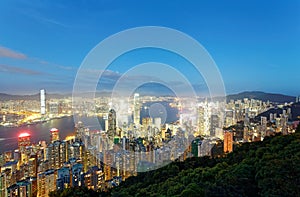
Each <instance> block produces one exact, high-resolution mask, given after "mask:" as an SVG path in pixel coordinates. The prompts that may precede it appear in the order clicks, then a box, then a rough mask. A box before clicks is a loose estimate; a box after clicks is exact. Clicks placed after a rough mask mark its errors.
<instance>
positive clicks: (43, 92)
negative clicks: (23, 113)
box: [40, 89, 46, 115]
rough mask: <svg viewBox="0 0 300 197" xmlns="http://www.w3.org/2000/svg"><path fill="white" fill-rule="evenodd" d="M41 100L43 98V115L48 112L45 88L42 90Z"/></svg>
mask: <svg viewBox="0 0 300 197" xmlns="http://www.w3.org/2000/svg"><path fill="white" fill-rule="evenodd" d="M40 100H41V115H45V114H46V91H45V89H41V90H40Z"/></svg>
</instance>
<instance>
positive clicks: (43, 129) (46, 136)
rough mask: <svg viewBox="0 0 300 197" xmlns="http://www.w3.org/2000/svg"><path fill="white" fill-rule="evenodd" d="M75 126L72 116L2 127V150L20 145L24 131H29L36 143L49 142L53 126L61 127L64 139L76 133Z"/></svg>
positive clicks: (9, 149) (0, 128) (0, 143)
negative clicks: (20, 138) (20, 135)
mask: <svg viewBox="0 0 300 197" xmlns="http://www.w3.org/2000/svg"><path fill="white" fill-rule="evenodd" d="M74 126H75V124H74V120H73V117H72V116H70V117H64V118H60V119H53V120H50V121H48V122H45V123H38V124H34V125H27V126H22V127H12V128H10V127H0V140H1V141H0V151H1V152H5V151H12V150H14V149H16V148H17V147H18V143H17V139H18V136H19V134H20V133H22V132H28V133H29V134H30V135H31V139H32V142H34V143H38V142H39V141H47V142H49V140H50V129H51V128H57V129H59V131H60V137H61V138H62V139H64V138H65V137H67V136H68V135H72V134H74Z"/></svg>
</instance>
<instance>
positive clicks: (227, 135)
mask: <svg viewBox="0 0 300 197" xmlns="http://www.w3.org/2000/svg"><path fill="white" fill-rule="evenodd" d="M232 150H233V133H232V132H230V131H224V153H229V152H232Z"/></svg>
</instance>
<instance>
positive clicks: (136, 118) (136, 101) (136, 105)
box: [133, 93, 140, 126]
mask: <svg viewBox="0 0 300 197" xmlns="http://www.w3.org/2000/svg"><path fill="white" fill-rule="evenodd" d="M139 97H140V95H139V94H138V93H135V94H134V97H133V123H134V124H135V125H136V126H138V125H140V98H139Z"/></svg>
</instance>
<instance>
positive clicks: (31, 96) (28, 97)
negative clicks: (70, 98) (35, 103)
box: [0, 93, 66, 101]
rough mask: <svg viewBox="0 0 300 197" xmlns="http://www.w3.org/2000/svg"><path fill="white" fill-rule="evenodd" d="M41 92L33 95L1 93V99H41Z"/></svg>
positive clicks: (50, 95) (51, 97) (60, 96)
mask: <svg viewBox="0 0 300 197" xmlns="http://www.w3.org/2000/svg"><path fill="white" fill-rule="evenodd" d="M64 97H66V96H65V95H61V94H47V98H48V99H49V98H50V99H60V98H64ZM39 99H40V94H32V95H11V94H5V93H0V101H8V100H39Z"/></svg>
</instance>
